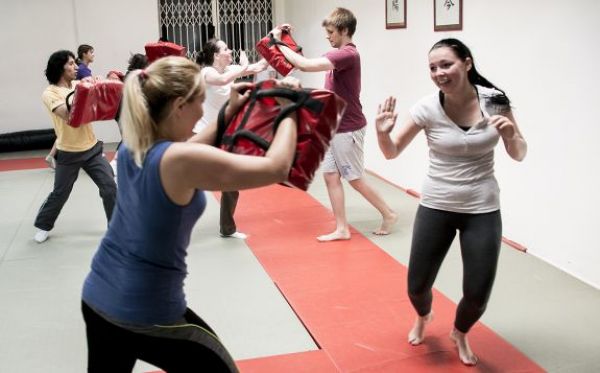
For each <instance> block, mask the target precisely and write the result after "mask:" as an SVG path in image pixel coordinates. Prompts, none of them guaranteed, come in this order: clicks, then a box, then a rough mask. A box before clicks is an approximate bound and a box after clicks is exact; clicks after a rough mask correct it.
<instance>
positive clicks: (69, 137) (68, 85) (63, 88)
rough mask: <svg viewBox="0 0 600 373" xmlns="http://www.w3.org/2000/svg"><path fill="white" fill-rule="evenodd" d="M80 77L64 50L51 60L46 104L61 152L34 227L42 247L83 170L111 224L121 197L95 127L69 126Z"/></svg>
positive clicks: (73, 59) (54, 54)
mask: <svg viewBox="0 0 600 373" xmlns="http://www.w3.org/2000/svg"><path fill="white" fill-rule="evenodd" d="M76 76H77V64H76V63H75V55H74V54H73V53H72V52H70V51H66V50H61V51H58V52H55V53H53V54H52V55H51V56H50V58H49V59H48V65H47V67H46V78H47V79H48V82H49V83H50V85H49V86H48V88H46V90H45V91H44V93H43V94H42V101H43V103H44V106H46V108H47V109H48V112H49V114H50V118H51V119H52V122H53V123H54V131H55V132H56V147H57V149H58V151H57V153H56V173H55V176H54V189H53V190H52V192H51V193H50V195H48V198H46V200H45V201H44V203H43V204H42V207H40V211H39V212H38V215H37V217H36V218H35V223H34V225H35V227H37V228H38V229H39V230H38V232H37V233H36V234H35V236H34V240H35V241H36V242H39V243H41V242H44V241H46V240H47V239H48V233H49V231H50V230H52V228H54V222H55V221H56V219H57V218H58V214H59V213H60V210H61V209H62V207H63V206H64V204H65V203H66V202H67V199H68V198H69V195H70V194H71V190H72V189H73V184H74V183H75V180H77V176H78V175H79V170H80V169H81V168H83V170H84V171H85V172H86V173H87V174H88V175H89V176H90V177H91V178H92V180H93V181H94V183H95V184H96V185H97V186H98V189H99V190H100V197H102V202H103V203H104V211H105V212H106V219H107V220H110V217H111V215H112V210H113V207H114V205H115V200H116V197H117V185H116V184H115V180H114V175H113V172H112V168H111V167H110V165H109V163H108V161H107V160H106V158H104V157H103V156H102V142H101V141H98V139H96V135H95V134H94V131H93V129H92V126H91V124H90V123H87V124H84V125H81V126H80V127H77V128H74V127H71V126H69V125H68V124H67V122H68V121H69V112H68V110H67V105H66V102H65V99H66V97H67V95H68V94H69V93H70V92H71V91H72V90H73V89H74V88H75V85H76V84H77V83H78V82H77V81H75V77H76Z"/></svg>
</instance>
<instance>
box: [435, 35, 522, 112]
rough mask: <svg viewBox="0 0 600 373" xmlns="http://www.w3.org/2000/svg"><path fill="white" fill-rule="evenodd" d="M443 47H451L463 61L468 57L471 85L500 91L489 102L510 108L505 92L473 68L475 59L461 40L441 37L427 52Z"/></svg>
mask: <svg viewBox="0 0 600 373" xmlns="http://www.w3.org/2000/svg"><path fill="white" fill-rule="evenodd" d="M443 47H446V48H450V49H452V51H454V54H456V56H457V57H458V58H459V59H460V60H461V61H463V62H464V61H465V60H466V59H467V58H470V59H471V63H472V66H471V70H469V72H468V75H467V77H468V79H469V83H471V84H472V85H475V84H477V85H480V86H483V87H487V88H493V89H495V90H497V91H500V92H501V93H502V94H500V95H495V96H492V97H490V98H489V101H490V103H491V104H493V105H497V106H499V107H502V108H503V109H506V108H510V99H509V98H508V96H506V93H505V92H504V91H503V90H502V89H500V88H498V87H497V86H495V85H494V84H493V83H492V82H490V81H489V80H487V79H486V78H485V77H484V76H483V75H481V74H480V73H479V71H477V69H476V68H475V59H474V58H473V54H472V53H471V50H470V49H469V48H468V47H467V46H466V45H465V44H464V43H463V42H462V41H460V40H458V39H453V38H449V39H442V40H440V41H438V42H437V43H435V44H434V45H433V47H431V49H430V50H429V52H431V51H433V50H434V49H438V48H443Z"/></svg>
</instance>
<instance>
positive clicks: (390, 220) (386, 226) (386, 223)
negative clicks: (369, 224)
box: [373, 212, 398, 236]
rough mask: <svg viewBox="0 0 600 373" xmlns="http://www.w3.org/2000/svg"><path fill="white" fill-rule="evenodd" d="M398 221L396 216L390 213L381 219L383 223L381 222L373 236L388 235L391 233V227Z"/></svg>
mask: <svg viewBox="0 0 600 373" xmlns="http://www.w3.org/2000/svg"><path fill="white" fill-rule="evenodd" d="M397 221H398V214H396V213H395V212H392V213H391V214H390V215H388V216H384V217H383V221H382V222H381V226H380V227H379V228H378V229H376V230H374V231H373V234H376V235H378V236H385V235H386V234H390V232H391V231H392V227H393V226H394V224H396V222H397Z"/></svg>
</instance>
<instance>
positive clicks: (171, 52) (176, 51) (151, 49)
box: [144, 41, 185, 63]
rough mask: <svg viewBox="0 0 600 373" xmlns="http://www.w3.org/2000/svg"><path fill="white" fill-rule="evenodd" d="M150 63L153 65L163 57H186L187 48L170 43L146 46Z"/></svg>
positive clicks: (160, 42) (164, 42) (161, 42)
mask: <svg viewBox="0 0 600 373" xmlns="http://www.w3.org/2000/svg"><path fill="white" fill-rule="evenodd" d="M144 49H145V50H146V57H148V63H152V62H154V61H156V60H158V59H159V58H161V57H167V56H181V57H185V47H182V46H181V45H178V44H175V43H171V42H168V41H159V42H156V43H148V44H146V45H145V46H144Z"/></svg>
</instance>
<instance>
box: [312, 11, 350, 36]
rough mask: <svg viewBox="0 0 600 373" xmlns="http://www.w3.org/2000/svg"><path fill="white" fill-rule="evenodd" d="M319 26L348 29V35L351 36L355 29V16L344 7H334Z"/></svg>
mask: <svg viewBox="0 0 600 373" xmlns="http://www.w3.org/2000/svg"><path fill="white" fill-rule="evenodd" d="M321 26H323V27H327V26H333V27H335V28H336V29H337V30H338V31H340V32H341V31H343V30H348V36H349V37H352V35H354V32H355V31H356V17H354V14H353V13H352V12H351V11H349V10H348V9H346V8H335V9H334V10H333V12H331V14H330V15H328V16H327V18H325V19H324V20H323V22H322V23H321Z"/></svg>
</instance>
